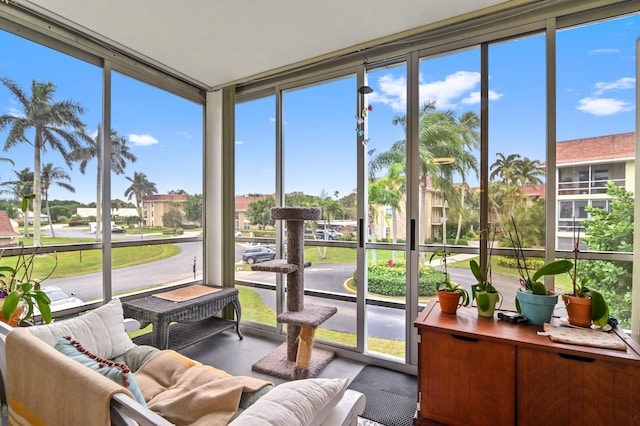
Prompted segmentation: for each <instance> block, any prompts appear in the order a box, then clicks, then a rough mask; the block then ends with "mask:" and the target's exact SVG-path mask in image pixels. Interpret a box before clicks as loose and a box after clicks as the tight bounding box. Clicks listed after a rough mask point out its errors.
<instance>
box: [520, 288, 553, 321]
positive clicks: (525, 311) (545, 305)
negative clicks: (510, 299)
mask: <svg viewBox="0 0 640 426" xmlns="http://www.w3.org/2000/svg"><path fill="white" fill-rule="evenodd" d="M516 298H517V299H518V303H519V304H520V310H521V311H522V315H524V316H525V317H527V319H528V320H529V323H530V324H536V325H542V324H544V323H545V322H549V321H551V315H553V310H554V309H555V307H556V304H557V303H558V295H557V294H552V295H541V294H533V293H529V292H528V291H523V290H522V289H518V291H516Z"/></svg>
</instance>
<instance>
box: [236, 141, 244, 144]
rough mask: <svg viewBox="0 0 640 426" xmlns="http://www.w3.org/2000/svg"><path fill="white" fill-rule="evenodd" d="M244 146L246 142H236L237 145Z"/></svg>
mask: <svg viewBox="0 0 640 426" xmlns="http://www.w3.org/2000/svg"><path fill="white" fill-rule="evenodd" d="M242 144H244V141H236V145H242Z"/></svg>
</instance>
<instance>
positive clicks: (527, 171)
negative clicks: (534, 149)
mask: <svg viewBox="0 0 640 426" xmlns="http://www.w3.org/2000/svg"><path fill="white" fill-rule="evenodd" d="M544 175H545V173H544V169H543V168H542V167H541V164H540V160H531V159H530V158H529V157H524V158H523V159H522V160H521V161H519V162H518V163H516V173H515V176H514V179H515V180H516V181H517V182H518V183H519V184H520V192H521V193H522V194H524V187H525V186H527V185H531V186H536V185H540V184H541V183H542V179H540V177H541V176H544Z"/></svg>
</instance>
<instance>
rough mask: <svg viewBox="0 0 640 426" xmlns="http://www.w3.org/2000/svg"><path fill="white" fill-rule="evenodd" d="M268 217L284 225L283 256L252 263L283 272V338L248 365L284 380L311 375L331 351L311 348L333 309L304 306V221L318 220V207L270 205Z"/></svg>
mask: <svg viewBox="0 0 640 426" xmlns="http://www.w3.org/2000/svg"><path fill="white" fill-rule="evenodd" d="M271 219H273V220H284V221H286V224H287V259H277V260H272V261H268V262H263V263H261V264H257V265H252V266H251V269H252V270H254V271H270V272H280V273H284V274H287V311H286V312H283V313H282V314H280V315H278V318H277V320H278V322H280V323H285V324H287V341H286V342H285V343H284V344H283V345H281V346H280V347H278V348H277V349H276V350H275V351H273V352H272V353H271V354H269V355H267V356H266V357H264V358H262V359H261V360H260V361H258V362H257V363H255V364H254V365H253V367H252V369H253V370H254V371H258V372H261V373H265V374H270V375H273V376H276V377H280V378H283V379H288V380H295V379H303V378H307V377H315V376H316V375H317V374H319V373H320V371H322V369H323V368H324V367H325V366H326V365H327V364H328V363H329V361H331V359H332V358H333V357H334V356H335V353H333V352H331V351H325V350H320V349H315V350H314V348H313V338H314V335H315V330H316V328H317V327H318V326H319V325H320V324H322V323H323V322H324V321H326V320H327V319H329V318H330V317H331V316H332V315H334V314H335V313H336V312H337V309H336V308H335V307H332V306H320V305H308V306H305V305H304V268H305V267H308V266H311V263H310V262H305V260H304V224H305V221H307V220H318V219H320V209H318V208H305V207H274V208H272V209H271Z"/></svg>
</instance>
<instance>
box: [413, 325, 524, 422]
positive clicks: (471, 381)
mask: <svg viewBox="0 0 640 426" xmlns="http://www.w3.org/2000/svg"><path fill="white" fill-rule="evenodd" d="M419 357H420V359H419V365H420V383H419V390H420V409H419V416H420V417H421V418H425V419H430V420H433V421H436V422H441V423H444V424H453V425H477V426H482V425H491V426H497V425H513V424H514V422H515V408H516V407H515V400H514V395H515V391H516V377H515V375H516V374H515V371H516V369H515V366H516V348H515V346H513V345H509V344H502V343H495V342H492V341H487V340H482V339H478V338H469V337H466V336H465V335H459V334H456V333H455V332H454V333H442V332H432V331H428V330H426V329H423V330H421V343H420V354H419Z"/></svg>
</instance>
